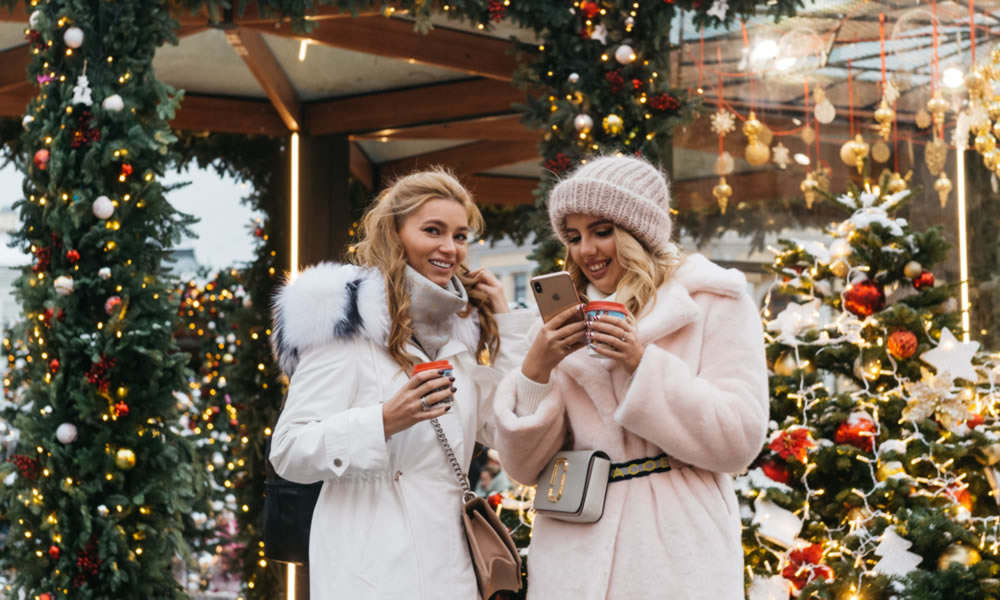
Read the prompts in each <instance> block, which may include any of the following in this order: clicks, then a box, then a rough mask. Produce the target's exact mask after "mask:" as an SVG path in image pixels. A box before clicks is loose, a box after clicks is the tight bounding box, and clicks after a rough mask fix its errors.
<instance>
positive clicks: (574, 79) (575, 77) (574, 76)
mask: <svg viewBox="0 0 1000 600" xmlns="http://www.w3.org/2000/svg"><path fill="white" fill-rule="evenodd" d="M566 80H567V81H569V82H570V83H579V82H580V74H579V73H570V74H569V77H567V78H566Z"/></svg>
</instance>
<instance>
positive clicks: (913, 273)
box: [903, 260, 924, 279]
mask: <svg viewBox="0 0 1000 600" xmlns="http://www.w3.org/2000/svg"><path fill="white" fill-rule="evenodd" d="M923 272H924V266H923V265H921V264H920V263H918V262H917V261H915V260H911V261H910V262H908V263H906V264H905V265H903V275H906V276H907V277H908V278H910V279H916V278H917V277H920V274H921V273H923Z"/></svg>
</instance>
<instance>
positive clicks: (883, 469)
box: [875, 460, 906, 481]
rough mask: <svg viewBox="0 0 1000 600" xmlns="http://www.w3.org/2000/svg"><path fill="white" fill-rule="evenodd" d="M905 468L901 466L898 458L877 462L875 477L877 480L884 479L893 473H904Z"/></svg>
mask: <svg viewBox="0 0 1000 600" xmlns="http://www.w3.org/2000/svg"><path fill="white" fill-rule="evenodd" d="M905 474H906V469H904V468H903V463H901V462H899V461H898V460H890V461H886V462H883V463H879V466H878V470H877V471H875V477H876V479H878V480H879V481H885V480H886V479H889V478H890V477H892V476H893V475H905Z"/></svg>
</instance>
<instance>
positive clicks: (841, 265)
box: [830, 259, 851, 278]
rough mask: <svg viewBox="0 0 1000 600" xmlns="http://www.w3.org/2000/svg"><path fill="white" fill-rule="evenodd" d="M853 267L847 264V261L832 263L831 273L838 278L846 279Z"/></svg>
mask: <svg viewBox="0 0 1000 600" xmlns="http://www.w3.org/2000/svg"><path fill="white" fill-rule="evenodd" d="M850 270H851V266H850V265H848V264H847V261H846V260H843V259H841V260H835V261H833V262H832V263H830V271H831V272H832V273H833V274H834V275H836V276H837V277H840V278H844V277H847V274H848V273H849V272H850Z"/></svg>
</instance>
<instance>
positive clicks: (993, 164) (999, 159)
mask: <svg viewBox="0 0 1000 600" xmlns="http://www.w3.org/2000/svg"><path fill="white" fill-rule="evenodd" d="M998 163H1000V150H997V149H996V148H994V149H992V150H989V151H987V152H983V166H984V167H986V168H987V169H989V170H990V171H992V170H993V169H995V168H997V164H998Z"/></svg>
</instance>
